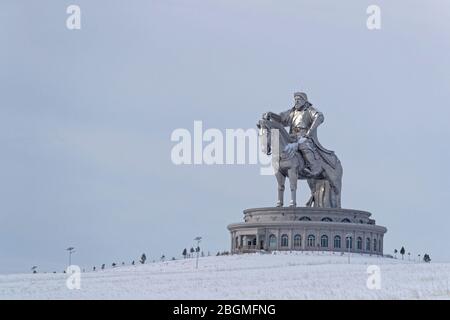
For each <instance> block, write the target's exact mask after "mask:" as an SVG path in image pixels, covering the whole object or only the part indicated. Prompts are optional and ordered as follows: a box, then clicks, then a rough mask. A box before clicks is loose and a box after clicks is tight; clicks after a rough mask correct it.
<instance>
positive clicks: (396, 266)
mask: <svg viewBox="0 0 450 320" xmlns="http://www.w3.org/2000/svg"><path fill="white" fill-rule="evenodd" d="M369 265H378V266H379V267H380V272H381V273H380V276H381V289H379V290H376V289H372V290H371V289H368V288H367V285H366V283H367V279H368V277H369V275H368V273H367V267H368V266H369ZM67 277H68V275H66V274H34V275H33V274H17V275H0V299H450V291H449V290H450V288H449V282H450V263H429V264H426V263H423V262H422V263H418V262H412V261H407V260H405V261H402V260H401V259H389V258H381V257H375V256H372V257H371V256H362V255H356V254H355V255H352V256H351V263H350V264H348V263H347V256H341V255H340V254H331V253H318V252H316V253H311V252H310V253H300V252H296V253H277V254H245V255H233V256H221V257H205V258H200V259H199V268H198V269H197V270H196V269H195V259H184V260H177V261H168V262H158V263H150V264H146V265H139V266H129V267H117V268H115V269H110V270H104V271H97V272H88V273H82V274H81V288H80V289H79V290H69V289H68V288H67V286H66V279H67Z"/></svg>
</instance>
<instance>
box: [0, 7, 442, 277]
mask: <svg viewBox="0 0 450 320" xmlns="http://www.w3.org/2000/svg"><path fill="white" fill-rule="evenodd" d="M69 4H78V5H79V6H80V7H81V10H82V30H79V31H69V30H67V29H66V26H65V20H66V17H67V15H66V13H65V11H66V7H67V6H68V5H69ZM370 4H378V5H379V6H380V7H381V13H382V29H381V30H379V31H369V30H368V29H367V28H366V17H367V15H366V8H367V6H368V5H370ZM0 39H1V42H0V70H1V72H0V141H1V142H0V146H1V157H0V181H1V183H0V195H1V196H0V272H2V273H3V272H29V270H30V268H31V266H33V265H38V266H40V269H41V270H42V271H53V270H57V271H62V270H63V268H64V266H65V264H66V262H67V254H66V252H65V251H64V249H65V248H66V247H68V246H69V245H72V246H75V247H77V253H75V255H74V259H73V260H74V263H77V264H80V265H81V266H83V267H86V268H90V267H92V266H93V265H97V266H99V265H100V264H102V263H107V264H110V263H111V262H113V261H115V262H122V261H126V262H130V261H131V260H133V259H136V258H137V257H138V256H139V255H140V254H141V253H142V252H146V253H147V255H148V256H149V258H150V259H156V258H158V257H159V256H161V254H163V253H164V254H165V255H166V256H167V257H172V256H177V257H178V256H180V254H181V251H182V249H183V248H184V247H189V246H191V245H192V244H193V241H192V239H193V238H194V237H195V236H197V235H201V236H203V237H204V239H205V240H204V243H203V244H202V246H203V247H204V249H205V251H208V250H209V251H211V252H216V251H217V250H228V249H229V234H228V231H227V229H226V226H227V224H229V223H231V222H238V221H241V219H242V210H243V209H245V208H250V207H260V206H271V205H273V204H274V202H275V196H276V190H275V188H276V184H275V178H274V177H271V176H260V175H259V167H258V166H256V165H252V166H250V165H247V166H195V167H194V166H174V165H173V164H172V163H171V161H170V150H171V148H172V146H173V145H174V143H172V142H171V141H170V134H171V132H172V131H173V130H174V129H176V128H188V129H192V127H193V121H194V120H202V121H203V123H204V126H205V128H219V129H221V130H224V129H226V128H252V127H254V125H255V123H256V121H257V119H258V118H259V117H260V115H261V114H262V113H263V112H265V111H268V110H272V111H282V110H285V109H287V108H289V107H290V106H291V104H292V93H293V92H294V91H297V90H303V91H306V92H307V93H308V95H309V98H310V100H311V102H312V103H313V104H314V105H315V106H316V107H317V108H318V109H320V110H321V111H322V112H323V113H324V114H325V123H324V124H323V125H322V126H321V127H320V129H319V135H320V140H321V142H322V144H323V145H324V146H325V147H327V148H330V149H333V150H335V151H336V153H337V154H338V156H339V157H340V159H341V161H342V164H343V166H344V178H343V206H344V207H346V208H355V209H362V210H368V211H371V212H372V213H373V214H374V217H375V219H376V220H377V223H379V224H381V225H384V226H386V227H387V228H388V233H387V235H386V237H385V252H386V253H391V252H392V251H393V249H394V248H400V247H401V246H402V245H404V246H405V248H406V250H407V251H411V252H412V253H413V254H415V255H417V254H418V253H422V254H423V253H424V252H429V253H430V254H431V257H432V259H436V260H450V250H448V245H449V244H450V240H449V239H450V238H449V231H450V228H449V226H450V218H449V211H448V204H447V200H449V199H450V182H449V177H450V169H449V167H448V164H449V163H450V152H449V143H448V138H449V137H450V126H449V125H448V123H449V119H450V111H449V101H450V92H449V88H450V54H449V52H450V41H449V39H450V3H449V2H448V1H437V0H435V1H426V2H425V1H411V0H408V1H406V0H405V1H361V0H358V1H356V0H355V1H345V2H344V1H331V0H330V1H318V0H315V1H298V0H296V1H294V0H292V1H274V0H273V1H264V0H258V1H256V0H252V1H243V0H240V1H237V0H226V1H225V0H221V1H198V0H189V1H187V0H185V1H180V0H152V1H148V0H145V1H144V0H141V1H138V0H135V1H127V2H124V1H104V0H103V1H100V0H98V1H86V0H73V1H56V0H55V1H47V0H42V1H19V0H2V1H1V3H0ZM300 188H301V189H302V190H301V194H300V198H301V199H302V202H303V201H305V200H306V194H307V187H306V185H305V184H302V185H301V187H300Z"/></svg>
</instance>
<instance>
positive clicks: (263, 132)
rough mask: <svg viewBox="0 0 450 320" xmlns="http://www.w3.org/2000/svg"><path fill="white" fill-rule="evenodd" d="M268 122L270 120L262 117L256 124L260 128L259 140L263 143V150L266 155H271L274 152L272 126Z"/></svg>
mask: <svg viewBox="0 0 450 320" xmlns="http://www.w3.org/2000/svg"><path fill="white" fill-rule="evenodd" d="M268 122H269V120H265V119H261V120H259V121H258V123H257V124H256V127H257V128H258V136H259V141H260V143H261V151H262V152H264V153H265V154H266V155H271V154H272V143H271V134H270V129H271V126H270V124H269V123H268Z"/></svg>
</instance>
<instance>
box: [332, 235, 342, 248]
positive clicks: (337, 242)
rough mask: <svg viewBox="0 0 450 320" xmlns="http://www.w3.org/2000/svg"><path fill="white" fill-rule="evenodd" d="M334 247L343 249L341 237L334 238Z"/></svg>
mask: <svg viewBox="0 0 450 320" xmlns="http://www.w3.org/2000/svg"><path fill="white" fill-rule="evenodd" d="M334 247H335V248H340V247H341V237H340V236H335V237H334Z"/></svg>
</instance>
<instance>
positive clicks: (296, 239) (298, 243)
mask: <svg viewBox="0 0 450 320" xmlns="http://www.w3.org/2000/svg"><path fill="white" fill-rule="evenodd" d="M301 246H302V236H301V235H299V234H296V235H295V236H294V247H295V248H300V247H301Z"/></svg>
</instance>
